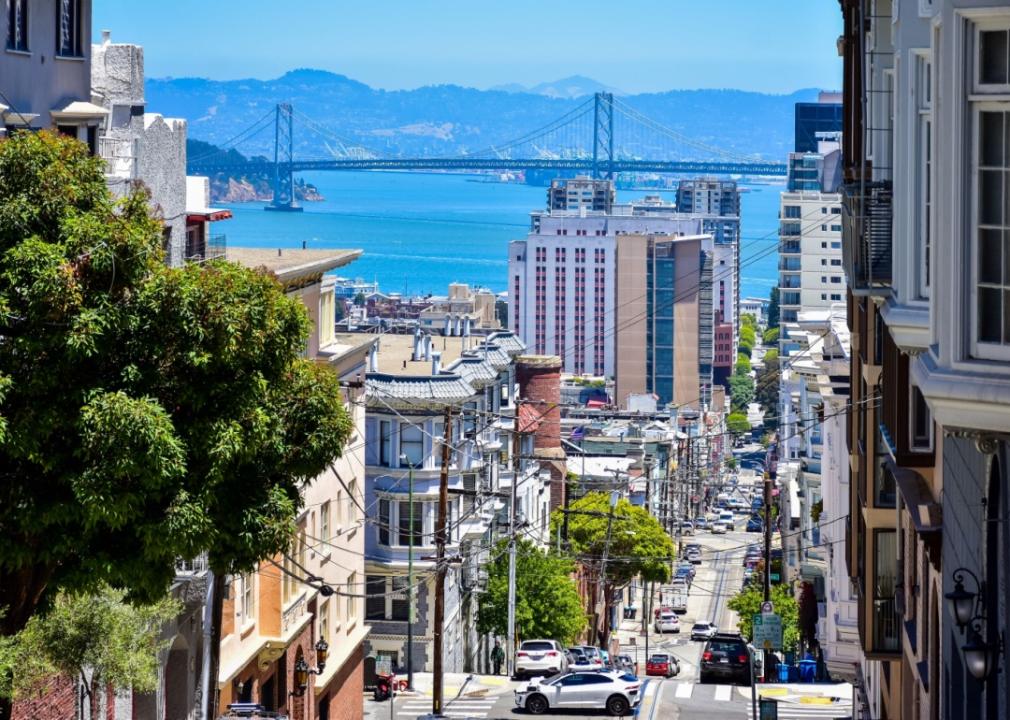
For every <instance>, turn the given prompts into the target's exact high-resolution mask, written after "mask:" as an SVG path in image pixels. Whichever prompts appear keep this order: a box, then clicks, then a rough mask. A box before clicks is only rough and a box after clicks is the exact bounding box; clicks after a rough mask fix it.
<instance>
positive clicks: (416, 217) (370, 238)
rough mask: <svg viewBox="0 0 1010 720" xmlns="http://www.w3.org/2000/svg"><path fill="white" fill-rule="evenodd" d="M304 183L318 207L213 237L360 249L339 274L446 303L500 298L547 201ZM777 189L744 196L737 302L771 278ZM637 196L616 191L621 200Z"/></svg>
mask: <svg viewBox="0 0 1010 720" xmlns="http://www.w3.org/2000/svg"><path fill="white" fill-rule="evenodd" d="M304 178H305V180H306V181H308V182H310V183H312V184H314V185H315V186H316V187H317V188H319V191H320V193H321V194H322V195H323V196H324V197H325V198H326V199H325V200H324V201H322V202H315V203H305V212H303V213H269V212H265V211H264V210H263V203H238V204H235V205H232V206H231V209H232V210H233V211H234V218H233V219H231V220H229V221H227V222H224V223H222V224H220V225H218V226H216V227H215V230H219V231H221V232H224V233H225V234H227V236H228V244H230V245H235V246H250V247H271V248H272V247H301V246H302V243H303V242H304V243H305V245H306V247H309V248H360V249H362V250H364V254H363V255H362V256H361V258H360V259H358V260H356V261H355V262H354V263H352V264H351V265H349V266H347V267H345V268H342V269H341V270H339V273H340V274H341V275H345V276H348V277H361V278H364V279H366V280H373V279H375V280H378V281H379V285H380V287H381V288H382V289H383V290H385V291H388V292H406V293H410V294H424V293H436V294H445V292H446V288H447V286H448V284H449V283H450V282H465V283H469V284H470V285H479V286H483V287H487V288H490V289H491V290H493V291H495V292H500V291H503V290H505V289H507V288H506V283H507V271H508V259H507V258H508V243H509V241H510V240H515V239H520V238H523V237H525V235H526V232H527V230H528V228H529V213H530V212H531V211H533V210H536V209H538V208H542V207H543V206H544V205H545V202H546V190H545V189H544V188H541V187H532V186H529V185H518V184H505V183H486V182H480V181H479V180H478V179H477V178H474V177H468V176H463V175H446V174H420V173H381V172H353V173H352V172H332V173H306V174H305V175H304ZM781 189H782V188H781V186H777V185H760V186H750V187H748V192H746V193H744V195H743V219H742V235H743V267H742V269H741V276H742V278H743V279H742V283H741V285H742V295H743V296H752V295H753V296H761V297H767V296H768V292H769V290H770V288H771V287H772V285H774V284H775V282H776V279H777V277H778V273H777V270H776V253H775V250H774V248H775V243H776V241H777V236H776V234H775V233H776V231H777V228H778V219H777V217H778V205H779V200H778V197H779V195H778V194H779V192H780V191H781ZM644 194H645V193H644V192H639V191H621V192H620V193H619V199H620V200H622V201H623V200H628V199H631V198H637V197H641V196H642V195H644ZM663 194H664V195H665V196H666V199H672V197H671V196H670V195H669V194H666V193H663Z"/></svg>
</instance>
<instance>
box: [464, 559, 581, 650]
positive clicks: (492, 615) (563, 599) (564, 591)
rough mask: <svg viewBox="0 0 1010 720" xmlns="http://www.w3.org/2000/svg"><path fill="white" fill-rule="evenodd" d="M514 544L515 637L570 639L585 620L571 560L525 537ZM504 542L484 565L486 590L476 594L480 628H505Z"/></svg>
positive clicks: (498, 630) (500, 630) (502, 630)
mask: <svg viewBox="0 0 1010 720" xmlns="http://www.w3.org/2000/svg"><path fill="white" fill-rule="evenodd" d="M516 545H517V547H516V606H515V607H516V634H517V635H518V636H519V639H520V640H523V639H529V638H554V639H557V640H559V641H560V642H562V643H565V644H568V643H571V642H574V641H575V639H576V637H578V635H579V633H580V632H582V630H583V629H585V626H586V614H585V611H584V610H583V609H582V599H581V598H580V597H579V591H578V588H577V587H576V586H575V581H574V580H573V579H572V571H573V570H574V563H573V562H572V560H571V559H569V558H564V557H559V556H557V555H551V554H548V553H545V552H543V551H541V550H539V549H538V548H537V547H536V546H535V545H534V544H533V543H531V542H529V541H527V540H519V541H517V543H516ZM507 547H508V541H507V540H502V541H501V542H499V543H498V545H497V552H496V554H495V561H494V562H493V563H491V565H490V566H488V568H487V570H488V582H487V592H485V593H484V594H483V595H481V598H480V608H479V610H478V613H477V630H478V632H481V633H494V634H495V635H502V636H505V635H507V633H508V584H509V580H508V567H509V563H508V553H506V552H505V549H506V548H507Z"/></svg>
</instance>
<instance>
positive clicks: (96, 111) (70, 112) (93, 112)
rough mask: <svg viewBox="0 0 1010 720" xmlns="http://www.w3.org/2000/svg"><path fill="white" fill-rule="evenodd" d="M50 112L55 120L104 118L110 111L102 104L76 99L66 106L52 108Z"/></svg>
mask: <svg viewBox="0 0 1010 720" xmlns="http://www.w3.org/2000/svg"><path fill="white" fill-rule="evenodd" d="M49 114H50V115H51V116H52V118H53V120H56V121H60V120H102V119H104V118H105V116H106V115H108V114H109V111H108V110H106V109H105V108H103V107H102V106H100V105H95V104H94V103H89V102H84V101H83V100H75V101H74V102H72V103H70V104H69V105H67V106H66V107H64V108H61V109H59V110H50V111H49Z"/></svg>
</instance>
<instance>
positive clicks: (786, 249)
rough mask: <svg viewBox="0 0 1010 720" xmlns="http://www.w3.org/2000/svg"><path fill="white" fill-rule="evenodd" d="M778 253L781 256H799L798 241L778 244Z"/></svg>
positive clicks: (786, 241) (784, 241) (785, 241)
mask: <svg viewBox="0 0 1010 720" xmlns="http://www.w3.org/2000/svg"><path fill="white" fill-rule="evenodd" d="M779 252H780V253H782V254H783V255H799V254H800V253H801V252H802V251H801V250H800V241H799V240H783V241H782V242H780V243H779Z"/></svg>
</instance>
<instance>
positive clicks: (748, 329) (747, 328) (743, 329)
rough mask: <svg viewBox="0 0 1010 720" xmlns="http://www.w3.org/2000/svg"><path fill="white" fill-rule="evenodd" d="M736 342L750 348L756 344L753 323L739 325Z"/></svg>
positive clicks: (755, 332)
mask: <svg viewBox="0 0 1010 720" xmlns="http://www.w3.org/2000/svg"><path fill="white" fill-rule="evenodd" d="M738 344H739V345H746V346H748V347H751V348H752V347H754V345H756V344H757V331H756V330H755V329H754V326H753V325H741V326H740V342H739V343H738Z"/></svg>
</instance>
